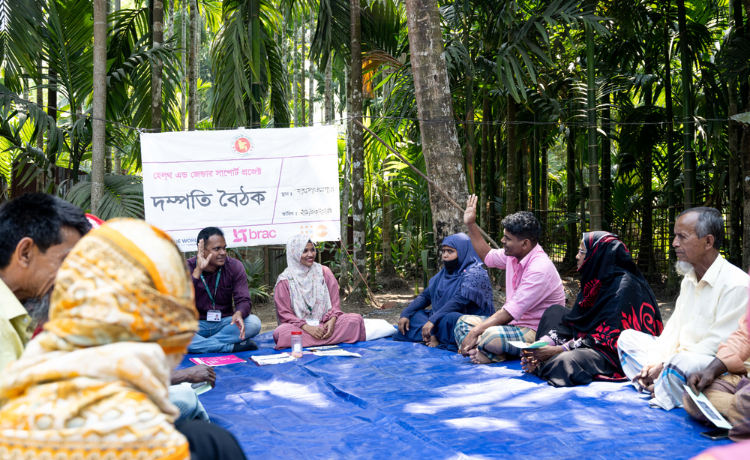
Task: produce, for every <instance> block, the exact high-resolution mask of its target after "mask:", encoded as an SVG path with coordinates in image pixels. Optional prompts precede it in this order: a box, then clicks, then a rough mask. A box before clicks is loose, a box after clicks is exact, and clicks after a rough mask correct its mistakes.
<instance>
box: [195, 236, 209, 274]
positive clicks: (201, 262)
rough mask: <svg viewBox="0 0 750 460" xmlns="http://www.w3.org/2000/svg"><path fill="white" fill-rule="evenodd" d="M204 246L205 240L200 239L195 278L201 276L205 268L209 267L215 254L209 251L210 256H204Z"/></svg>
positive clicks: (196, 256)
mask: <svg viewBox="0 0 750 460" xmlns="http://www.w3.org/2000/svg"><path fill="white" fill-rule="evenodd" d="M204 247H205V243H204V241H203V240H200V241H198V254H196V255H195V270H194V271H193V277H194V278H200V276H201V273H203V270H205V269H206V267H208V263H209V262H210V261H211V257H212V256H213V254H212V253H210V252H209V253H208V257H204V255H203V251H204Z"/></svg>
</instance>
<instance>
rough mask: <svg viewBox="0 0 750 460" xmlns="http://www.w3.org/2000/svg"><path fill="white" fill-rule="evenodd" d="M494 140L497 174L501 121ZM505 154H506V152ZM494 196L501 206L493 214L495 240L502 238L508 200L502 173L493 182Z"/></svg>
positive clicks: (506, 112)
mask: <svg viewBox="0 0 750 460" xmlns="http://www.w3.org/2000/svg"><path fill="white" fill-rule="evenodd" d="M501 107H502V106H499V107H498V108H497V118H498V120H497V121H499V122H502V119H503V110H501ZM505 114H506V116H507V114H508V111H507V110H506V111H505ZM507 129H508V126H506V130H507ZM506 132H507V131H506ZM495 142H496V143H495V165H496V168H495V171H496V174H497V173H499V172H500V166H501V165H502V161H501V160H502V158H501V157H502V155H503V129H502V123H501V124H499V125H497V128H496V136H495ZM506 156H507V154H506ZM507 175H508V174H507V172H506V174H505V176H506V180H507ZM505 185H506V187H507V182H506V184H505ZM495 196H496V197H498V198H500V199H501V200H502V207H501V209H500V211H498V212H495V214H494V215H495V217H496V219H495V241H499V240H500V239H502V228H503V224H502V222H503V217H505V213H504V212H503V210H505V209H507V208H506V207H507V205H508V200H507V199H503V176H502V175H501V176H500V177H499V178H498V179H497V182H495Z"/></svg>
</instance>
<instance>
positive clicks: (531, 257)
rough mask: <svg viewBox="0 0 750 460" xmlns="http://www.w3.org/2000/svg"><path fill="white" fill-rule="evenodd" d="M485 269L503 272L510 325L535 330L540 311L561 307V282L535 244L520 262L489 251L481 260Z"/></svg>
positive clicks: (563, 294) (497, 252) (504, 307)
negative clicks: (502, 270) (503, 270)
mask: <svg viewBox="0 0 750 460" xmlns="http://www.w3.org/2000/svg"><path fill="white" fill-rule="evenodd" d="M484 263H485V264H486V265H487V266H488V267H494V268H500V269H505V289H506V299H507V300H506V301H505V306H503V309H504V310H505V311H507V312H508V313H510V316H512V317H513V321H511V322H510V323H509V324H511V325H513V326H523V327H528V328H530V329H534V330H537V328H538V327H539V320H540V319H542V314H543V313H544V311H545V310H546V309H547V308H549V307H550V306H552V305H563V306H564V305H565V291H564V290H563V285H562V280H561V279H560V275H559V274H558V273H557V269H556V268H555V265H554V264H553V263H552V261H551V260H550V258H549V257H547V253H545V252H544V249H542V246H540V245H538V244H537V245H536V246H535V247H534V249H532V250H531V252H529V253H528V254H527V255H526V257H524V258H523V260H522V261H520V262H519V261H518V259H517V258H515V257H508V256H506V255H505V249H492V250H491V251H490V252H489V253H487V257H485V258H484Z"/></svg>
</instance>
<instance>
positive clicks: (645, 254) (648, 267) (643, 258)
mask: <svg viewBox="0 0 750 460" xmlns="http://www.w3.org/2000/svg"><path fill="white" fill-rule="evenodd" d="M647 59H649V61H650V58H647ZM644 69H645V72H646V74H647V75H649V74H650V73H651V72H652V69H651V65H650V63H646V64H645V65H644ZM643 94H644V97H643V99H644V105H645V106H646V107H651V106H652V105H653V87H652V86H651V84H647V85H646V87H645V88H644V90H643ZM652 162H653V152H652V151H651V149H650V148H646V149H645V150H644V152H643V158H642V159H641V162H640V169H641V182H642V183H643V206H642V208H641V209H642V216H641V238H640V248H639V251H638V266H639V268H640V269H641V271H642V272H643V273H644V274H645V275H646V277H650V276H651V275H652V274H653V272H654V263H653V262H654V250H653V248H654V244H653V236H654V235H653V228H654V216H653V211H654V207H653V188H652V186H651V177H652V176H653V165H652Z"/></svg>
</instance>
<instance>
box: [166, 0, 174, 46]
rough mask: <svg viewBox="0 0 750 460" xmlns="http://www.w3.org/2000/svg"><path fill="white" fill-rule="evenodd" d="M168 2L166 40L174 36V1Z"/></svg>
mask: <svg viewBox="0 0 750 460" xmlns="http://www.w3.org/2000/svg"><path fill="white" fill-rule="evenodd" d="M167 1H168V2H169V14H168V19H167V40H169V39H170V38H172V36H173V35H174V2H175V0H167Z"/></svg>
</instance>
